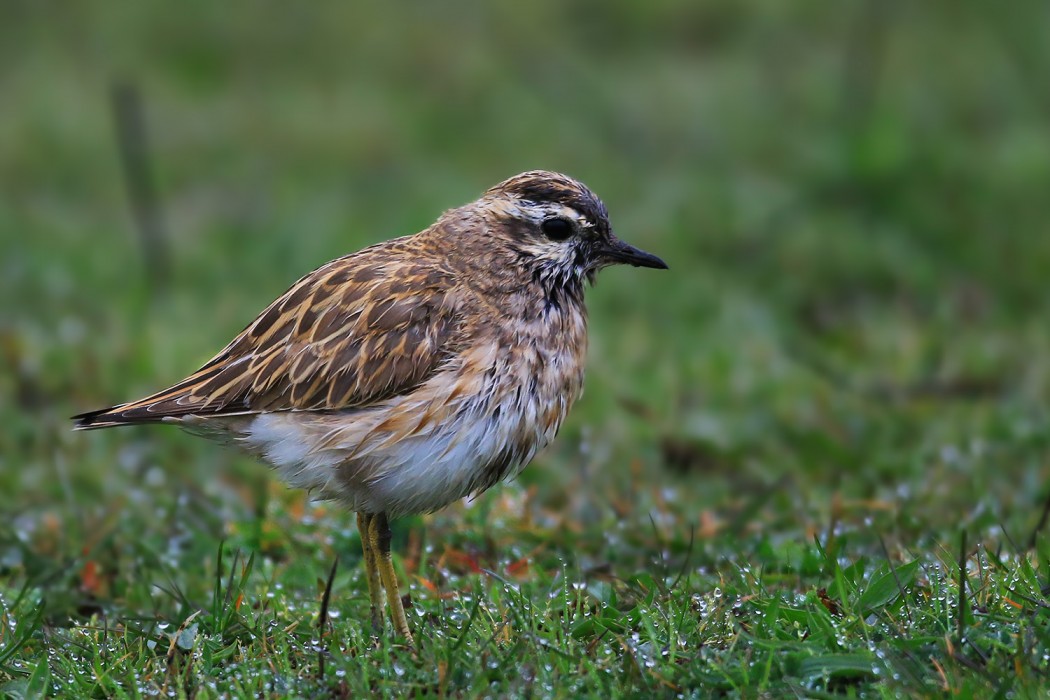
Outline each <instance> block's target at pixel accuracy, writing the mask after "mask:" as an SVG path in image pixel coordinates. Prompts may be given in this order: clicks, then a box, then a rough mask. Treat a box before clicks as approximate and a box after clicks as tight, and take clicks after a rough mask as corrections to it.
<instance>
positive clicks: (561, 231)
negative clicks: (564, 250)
mask: <svg viewBox="0 0 1050 700" xmlns="http://www.w3.org/2000/svg"><path fill="white" fill-rule="evenodd" d="M540 228H541V229H542V230H543V234H544V235H545V236H547V238H549V239H551V240H552V241H564V240H565V239H566V238H568V237H569V236H571V235H572V230H573V229H572V222H571V221H569V220H568V219H563V218H561V217H554V218H552V219H547V220H546V221H544V222H543V223H542V224H540Z"/></svg>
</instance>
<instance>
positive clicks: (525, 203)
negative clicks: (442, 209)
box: [476, 170, 667, 286]
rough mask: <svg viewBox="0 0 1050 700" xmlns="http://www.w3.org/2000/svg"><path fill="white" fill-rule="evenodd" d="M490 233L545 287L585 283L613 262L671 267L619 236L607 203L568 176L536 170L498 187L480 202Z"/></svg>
mask: <svg viewBox="0 0 1050 700" xmlns="http://www.w3.org/2000/svg"><path fill="white" fill-rule="evenodd" d="M476 204H477V205H480V207H481V208H482V209H483V210H484V211H485V213H486V219H487V220H488V222H489V226H488V231H489V235H490V236H494V237H497V238H499V239H500V241H499V243H500V244H501V245H503V246H505V247H506V248H507V249H508V250H510V251H512V252H513V254H514V255H515V257H516V262H517V263H518V264H520V265H523V266H525V267H527V268H529V269H530V270H531V271H532V274H533V277H535V278H536V279H537V280H539V281H540V282H542V283H544V285H545V286H547V285H550V286H582V283H583V281H584V280H587V281H591V282H593V281H594V276H595V274H596V273H597V272H598V270H600V269H602V268H603V267H608V266H609V265H616V264H626V265H633V266H635V267H652V268H658V269H666V268H667V265H666V263H664V261H663V260H661V259H660V258H658V257H656V256H655V255H652V254H650V253H646V252H645V251H642V250H639V249H638V248H635V247H634V246H631V245H628V244H627V243H624V242H623V241H621V240H620V239H619V238H617V237H616V236H614V235H613V232H612V227H611V226H610V225H609V215H608V212H607V211H606V210H605V205H604V204H602V201H601V200H600V199H598V197H597V196H596V195H595V194H594V193H593V192H591V190H590V189H588V188H587V186H586V185H584V184H583V183H582V182H579V181H578V180H574V179H573V178H571V177H568V176H567V175H562V174H560V173H555V172H549V171H546V170H532V171H529V172H526V173H522V174H520V175H515V176H514V177H512V178H510V179H508V180H504V181H503V182H501V183H499V184H498V185H496V186H495V187H492V188H491V189H489V190H488V191H487V192H485V194H484V195H482V197H481V199H480V200H478V202H477V203H476Z"/></svg>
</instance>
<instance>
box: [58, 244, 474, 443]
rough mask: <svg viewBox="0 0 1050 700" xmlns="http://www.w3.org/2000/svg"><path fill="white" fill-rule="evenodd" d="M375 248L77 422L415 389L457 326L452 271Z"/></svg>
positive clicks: (316, 402)
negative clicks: (186, 366) (171, 375)
mask: <svg viewBox="0 0 1050 700" xmlns="http://www.w3.org/2000/svg"><path fill="white" fill-rule="evenodd" d="M386 252H387V251H386V250H384V249H383V248H372V249H367V250H365V251H362V252H361V253H357V254H354V255H350V256H347V257H344V258H339V259H338V260H334V261H332V262H330V263H328V264H327V265H324V266H322V267H321V268H318V269H317V270H315V271H314V272H312V273H310V274H309V275H307V276H306V277H304V278H302V279H301V280H299V281H298V282H296V283H295V284H294V285H293V286H292V287H291V288H290V289H289V290H288V291H287V292H285V293H284V294H283V295H282V296H281V297H279V298H278V299H277V300H276V301H274V302H273V303H272V304H271V305H270V306H269V307H267V308H266V309H265V310H264V311H263V312H262V313H261V314H259V316H258V317H257V318H256V319H255V321H253V322H252V323H251V324H249V325H248V327H247V328H245V329H244V331H242V332H241V333H240V335H238V336H237V337H236V338H234V340H233V341H232V342H231V343H230V344H229V345H227V346H226V347H225V348H223V349H222V350H221V351H220V352H219V353H218V354H217V355H216V356H215V357H213V358H212V359H211V360H209V361H208V362H207V363H206V364H205V365H204V366H203V367H201V369H199V370H198V371H197V372H195V373H194V374H192V375H190V376H189V377H187V378H186V379H184V380H182V381H181V382H178V383H177V384H175V385H174V386H172V387H170V388H168V389H165V390H164V391H160V392H157V393H156V394H153V395H151V396H148V397H146V398H144V399H140V400H138V401H133V402H130V403H126V404H121V405H118V406H114V407H112V408H108V409H103V410H101V411H94V412H91V413H85V414H82V415H79V416H75V417H74V418H75V419H76V420H77V425H76V427H78V428H101V427H107V426H111V425H121V424H129V423H144V422H146V423H148V422H156V421H160V420H163V419H165V418H179V417H185V416H222V415H234V414H250V413H258V412H261V411H291V410H339V409H347V408H355V407H360V406H366V405H369V404H372V403H375V402H379V401H383V400H385V399H388V398H391V397H393V396H397V395H399V394H402V393H404V392H407V391H410V390H411V389H413V388H414V387H416V386H418V385H419V384H421V383H422V382H424V381H425V380H426V379H427V378H429V377H430V376H431V375H432V374H433V373H434V372H436V371H438V370H439V369H440V366H441V364H442V362H443V361H444V360H445V359H446V358H447V357H448V356H449V353H450V347H449V346H450V344H451V343H452V342H453V338H454V336H455V331H456V322H455V316H454V314H453V305H452V303H451V299H450V297H451V294H450V291H451V289H452V276H451V274H450V273H449V272H447V271H445V270H442V269H440V268H438V267H437V266H435V265H432V264H427V263H426V262H425V261H420V262H415V263H406V262H403V258H401V259H398V257H396V256H395V255H387V254H384V253H386Z"/></svg>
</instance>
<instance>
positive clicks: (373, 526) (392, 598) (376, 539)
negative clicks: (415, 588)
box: [368, 513, 412, 646]
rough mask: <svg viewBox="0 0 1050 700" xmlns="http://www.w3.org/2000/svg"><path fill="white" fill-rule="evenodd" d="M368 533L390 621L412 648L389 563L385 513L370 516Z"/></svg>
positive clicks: (392, 567) (388, 527) (392, 570)
mask: <svg viewBox="0 0 1050 700" xmlns="http://www.w3.org/2000/svg"><path fill="white" fill-rule="evenodd" d="M368 533H369V539H370V540H371V542H370V544H371V546H372V551H373V552H374V553H375V562H376V568H377V569H379V576H380V577H381V578H382V579H383V588H385V589H386V602H387V605H389V606H390V620H391V622H393V623H394V630H395V631H396V632H397V633H398V634H400V635H401V636H402V637H404V638H405V641H407V642H408V645H409V646H412V631H411V630H410V629H408V618H406V617H405V606H404V605H402V604H401V594H400V593H399V592H398V590H397V574H395V573H394V565H393V563H392V562H391V561H390V523H388V522H387V519H386V514H385V513H379V514H378V515H374V516H372V519H371V522H370V523H369V529H368Z"/></svg>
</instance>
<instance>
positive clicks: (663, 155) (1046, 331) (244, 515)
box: [0, 0, 1050, 605]
mask: <svg viewBox="0 0 1050 700" xmlns="http://www.w3.org/2000/svg"><path fill="white" fill-rule="evenodd" d="M3 14H4V20H3V21H2V22H0V66H2V67H0V95H2V102H3V106H2V107H0V192H2V194H0V363H2V364H0V368H2V369H0V421H2V424H3V426H4V427H3V429H2V430H0V512H2V513H3V516H4V517H3V519H4V520H5V521H6V522H7V525H4V526H2V527H0V530H2V531H3V535H2V537H0V572H2V573H0V575H4V574H6V575H9V576H12V577H14V578H12V580H15V579H20V578H23V577H26V576H29V577H32V576H33V575H34V572H36V573H39V572H40V571H43V570H47V567H48V566H49V562H55V561H65V560H68V559H69V558H75V557H77V556H79V554H80V552H81V551H82V550H83V549H84V548H85V547H89V546H92V542H93V540H91V538H90V536H89V534H90V533H92V532H100V531H105V532H108V531H107V530H106V528H107V527H109V528H116V529H117V530H120V529H121V528H127V532H138V533H145V534H144V535H142V536H143V537H145V538H147V539H148V538H150V537H155V538H157V541H158V542H164V541H166V540H165V538H166V537H167V536H168V535H169V534H170V529H171V528H177V527H183V526H184V523H183V525H179V526H176V525H173V524H172V523H173V522H175V521H178V520H179V519H180V518H181V519H183V520H185V518H187V517H189V516H187V515H186V514H185V513H186V510H185V509H184V510H180V509H182V508H183V505H178V506H175V505H174V504H175V503H176V502H178V503H180V504H182V503H183V502H182V501H177V499H178V498H182V497H183V496H184V495H185V494H187V493H190V494H196V493H203V494H204V496H202V498H204V499H205V500H206V501H208V502H211V503H218V504H220V505H219V506H216V507H217V508H218V510H217V511H216V512H219V513H220V514H221V517H217V518H216V520H215V521H214V522H213V521H210V520H207V521H202V522H204V524H202V525H200V531H202V532H212V533H214V537H215V541H218V539H220V538H221V536H222V531H223V527H224V526H223V525H222V524H221V523H222V522H223V521H224V520H228V519H233V520H234V521H237V520H238V519H240V520H242V521H243V520H245V519H250V518H251V517H252V516H251V513H252V511H253V508H256V507H257V505H256V504H257V497H256V496H253V495H252V494H253V493H255V491H252V489H255V490H256V491H258V490H260V489H263V490H266V489H271V492H273V493H276V491H273V487H267V486H265V484H266V483H267V482H266V474H265V470H264V469H263V468H262V467H259V466H257V465H254V464H253V463H252V462H251V461H250V460H247V459H245V458H242V457H238V456H237V455H235V454H234V453H232V452H229V451H224V450H220V449H218V448H215V447H214V446H212V445H209V444H206V443H203V442H201V441H197V440H194V439H192V438H189V437H186V436H184V435H181V434H179V433H178V432H177V431H175V430H168V429H166V428H158V429H153V430H149V429H145V430H140V429H133V430H128V431H114V432H106V433H94V434H83V433H80V434H73V433H72V432H71V431H70V429H69V428H70V424H69V421H68V420H67V417H68V416H69V415H72V414H73V413H76V412H80V411H84V410H89V409H93V408H97V407H100V406H103V405H108V404H111V403H114V402H117V401H120V400H125V399H130V398H134V397H137V396H139V395H143V394H145V393H147V392H150V391H152V390H155V389H158V388H160V387H162V386H164V385H167V384H169V383H171V382H172V381H174V380H176V379H179V378H181V377H182V376H184V375H185V374H186V373H188V372H189V371H191V370H193V369H195V368H196V367H197V366H199V365H200V364H201V363H202V362H204V361H205V360H206V359H207V358H209V357H210V356H211V355H212V354H213V353H214V352H215V351H216V350H217V349H218V348H220V347H221V346H222V345H223V344H225V342H226V341H227V340H228V339H229V338H230V337H232V335H233V334H234V333H236V332H237V331H239V330H240V329H241V328H242V327H243V326H244V325H245V324H246V323H247V322H248V321H250V320H251V319H252V318H253V316H254V315H255V313H257V312H258V311H260V310H261V309H262V308H263V306H264V305H265V304H266V303H268V302H269V301H270V300H271V299H272V298H274V297H275V296H276V295H278V294H279V293H280V292H282V291H283V290H284V289H285V288H287V286H288V285H289V284H291V282H293V281H294V280H295V279H297V278H298V277H299V276H301V275H302V274H304V273H305V272H307V271H309V270H311V269H313V268H314V267H316V266H318V265H320V264H321V263H323V262H325V261H327V260H329V259H331V258H333V257H336V256H338V255H341V254H344V253H346V252H349V251H352V250H356V249H358V248H360V247H363V246H365V245H367V244H371V243H374V242H376V241H379V240H383V239H386V238H391V237H394V236H398V235H403V234H406V233H411V232H414V231H417V230H419V229H421V228H423V227H425V226H426V225H428V224H429V223H430V222H431V221H432V220H433V219H434V218H435V217H436V216H437V215H438V214H439V213H440V212H441V211H442V210H444V209H446V208H449V207H452V206H457V205H459V204H463V203H465V202H468V201H470V200H472V199H474V198H475V197H476V196H477V195H478V194H479V193H480V192H481V191H482V190H484V189H485V188H487V187H489V186H490V185H492V184H494V183H496V182H498V181H499V180H502V179H503V178H506V177H508V176H510V175H513V174H515V173H517V172H520V171H523V170H528V169H533V168H545V169H553V170H561V171H564V172H567V173H569V174H571V175H573V176H575V177H577V178H579V179H581V180H583V181H584V182H586V183H587V184H588V185H590V186H591V188H592V189H594V190H595V191H596V192H597V193H598V194H599V195H600V196H601V197H602V198H603V199H604V200H605V202H606V204H607V206H608V208H609V211H610V213H611V217H612V221H613V225H614V227H615V229H616V231H617V233H618V234H619V235H620V236H621V237H622V238H624V239H626V240H628V241H630V242H632V243H634V244H636V245H638V246H640V247H642V248H644V249H646V250H650V251H652V252H654V253H656V254H658V255H660V256H661V257H663V258H664V259H665V260H667V261H668V263H669V264H670V267H671V269H670V271H668V272H665V273H655V272H652V271H645V270H632V269H614V270H609V271H606V272H604V273H603V274H602V275H601V277H600V279H599V281H598V284H597V286H596V288H595V289H593V290H590V292H589V294H588V305H589V308H590V311H591V328H592V333H591V339H592V342H591V352H590V364H589V373H588V380H587V391H586V394H585V396H584V398H583V399H582V400H581V402H580V403H579V404H578V405H577V407H576V409H575V410H574V412H573V413H572V414H571V416H570V420H569V422H568V424H567V425H566V427H565V429H564V430H563V432H562V435H561V437H560V438H559V440H558V442H557V444H556V445H555V446H554V447H553V448H551V449H550V450H548V451H547V452H546V453H545V454H544V455H542V456H541V457H540V458H539V459H537V461H536V464H534V465H533V466H532V467H531V468H530V469H529V470H527V471H526V473H525V474H524V475H523V476H522V478H521V480H520V481H519V482H517V484H516V485H511V486H508V487H504V488H507V489H510V491H508V493H517V492H519V491H520V490H524V489H530V488H531V489H534V491H535V493H536V496H535V497H536V498H537V499H538V502H539V503H541V504H543V506H544V507H545V508H547V509H549V510H550V511H551V512H561V513H564V514H567V515H566V517H572V518H575V519H578V520H579V521H580V522H582V523H585V524H586V523H587V522H604V521H607V520H608V519H610V518H612V519H617V518H621V517H622V518H627V519H628V520H630V519H631V518H634V519H635V520H632V522H647V520H646V518H647V517H648V516H647V515H646V513H647V512H648V510H647V508H643V509H642V511H641V514H635V515H632V516H629V517H628V516H624V515H623V512H622V509H628V510H629V509H630V506H629V504H630V503H632V502H635V501H637V500H638V499H639V498H643V496H639V494H640V493H641V494H647V495H646V496H644V498H652V499H654V502H655V503H657V504H659V505H660V509H661V512H664V513H665V514H666V515H667V520H666V521H661V522H663V523H664V524H665V526H666V527H667V528H669V529H670V531H672V532H674V533H677V534H676V535H675V536H676V537H678V538H679V539H680V540H684V539H688V532H689V530H690V529H691V528H696V527H700V528H701V529H703V528H706V529H704V532H706V533H707V537H706V538H705V543H704V544H703V545H702V546H704V547H708V548H713V549H712V550H711V551H717V550H718V549H719V546H720V545H719V539H720V538H722V537H743V536H745V535H746V534H747V533H754V532H756V531H758V532H764V533H771V532H772V533H780V534H781V535H783V536H784V537H787V538H795V537H797V538H799V539H800V540H801V541H808V540H810V539H811V533H813V532H816V531H819V530H821V529H824V528H828V527H831V525H829V523H831V524H842V526H843V527H847V528H849V527H854V528H856V529H857V530H858V531H862V530H865V529H866V528H868V527H870V526H871V525H872V523H873V522H874V523H876V525H877V529H878V530H879V533H880V534H881V535H882V536H883V537H885V538H886V539H887V540H888V541H890V542H892V543H893V544H894V545H895V546H900V547H904V548H918V549H928V550H930V551H934V550H938V548H940V547H941V546H942V545H943V542H945V541H946V540H947V541H950V542H954V541H955V540H954V538H955V535H956V533H957V532H958V528H959V527H960V526H962V527H964V528H969V529H970V530H971V532H974V533H977V535H978V536H988V537H992V538H993V539H994V538H997V537H999V535H998V534H989V533H999V532H1000V527H1001V528H1002V529H1005V530H1006V531H1007V532H1010V533H1014V535H1015V537H1016V538H1017V539H1019V540H1023V539H1025V538H1027V537H1028V534H1029V532H1030V531H1032V529H1033V528H1034V527H1035V525H1036V523H1037V521H1038V518H1039V514H1040V509H1041V507H1042V502H1043V500H1044V499H1045V497H1046V493H1047V486H1046V484H1047V481H1048V477H1050V460H1048V457H1050V430H1048V428H1050V415H1048V412H1047V407H1046V399H1047V396H1048V391H1050V323H1048V319H1050V294H1048V293H1047V274H1048V270H1050V128H1048V124H1050V91H1048V90H1047V86H1048V85H1050V42H1047V41H1046V40H1045V35H1046V29H1047V27H1048V26H1050V6H1048V5H1047V4H1046V3H1045V2H1036V1H1034V0H1032V1H1025V0H1020V1H1018V2H1012V3H1010V4H1009V6H1008V8H1007V7H1004V6H1002V5H995V4H992V3H984V2H977V1H976V0H972V1H966V0H959V1H956V2H946V1H945V2H926V3H911V2H890V1H884V0H870V1H867V0H848V1H843V2H835V3H827V2H791V3H788V2H779V1H773V0H765V1H762V0H755V1H752V2H741V1H739V0H714V1H711V2H703V3H684V2H672V1H670V0H659V1H657V2H650V3H644V4H643V3H634V2H630V1H628V0H621V1H608V0H607V1H605V2H593V1H590V2H578V3H562V2H555V1H548V0H539V1H536V2H531V3H506V4H501V5H496V4H482V3H478V4H475V3H463V2H451V3H442V4H440V5H438V4H423V3H420V4H417V5H408V4H404V5H401V4H393V3H391V4H384V5H378V4H377V5H374V6H365V5H362V4H357V3H336V2H330V3H295V4H289V3H267V4H261V5H256V6H254V8H253V10H252V11H250V12H249V11H248V10H247V8H246V7H244V6H240V5H238V6H234V5H232V4H229V3H210V2H182V3H159V2H141V3H126V4H120V5H117V4H109V5H87V4H60V3H53V2H34V3H28V2H26V3H6V4H5V6H4V9H3ZM116 86H132V88H133V89H134V90H136V91H137V94H138V95H139V96H140V97H141V104H142V110H143V116H144V120H145V126H146V132H147V137H148V138H147V144H148V148H147V153H148V159H149V167H150V169H151V171H152V174H153V176H155V183H156V190H157V193H158V201H159V215H160V219H161V221H162V224H163V231H164V237H165V246H166V251H165V252H162V255H161V258H162V263H161V264H162V266H164V267H166V269H167V270H168V272H169V274H168V278H167V280H166V283H165V281H164V280H161V279H159V278H158V277H157V275H155V274H150V272H149V270H148V268H147V266H146V264H145V262H144V255H143V248H142V245H141V236H140V233H139V230H138V228H137V226H136V224H135V220H134V218H133V216H132V213H131V208H130V205H129V198H128V194H127V188H126V187H125V185H124V173H123V172H122V166H121V159H120V152H119V149H118V146H117V127H116V125H115V122H114V112H113V107H112V105H113V102H112V96H113V92H114V89H115V87H116ZM259 484H263V486H260V485H259ZM276 488H277V489H279V488H280V487H276ZM180 494H181V495H180ZM278 498H283V496H278ZM491 503H492V504H494V507H498V506H499V504H500V503H501V502H500V501H498V500H496V501H492V502H491ZM624 503H626V504H628V505H617V504H624ZM646 503H648V501H646ZM158 504H161V505H158ZM163 504H171V505H172V506H173V508H172V509H171V510H165V507H164V505H163ZM616 508H621V510H620V511H618V510H616ZM155 509H158V510H156V511H155ZM189 510H191V511H192V508H189ZM451 512H452V513H453V515H448V514H446V515H438V516H436V517H435V520H436V521H437V522H438V523H439V524H440V523H441V522H448V523H454V522H455V519H454V513H455V512H456V509H455V508H454V509H453V510H452V511H451ZM156 513H159V515H156ZM179 513H181V514H179ZM442 518H446V519H448V518H452V519H451V520H445V521H443V520H442ZM121 520H124V521H126V522H127V523H130V525H127V524H125V525H113V523H114V522H117V521H121ZM107 523H108V524H107ZM449 527H450V528H453V529H454V526H453V525H451V524H450V525H449ZM49 532H50V533H51V534H48V533H49ZM55 533H60V534H57V535H56V534H55ZM581 537H582V538H583V539H584V541H586V530H584V534H583V535H581ZM736 541H737V540H734V542H736ZM994 544H995V543H994V542H992V543H991V545H990V546H993V545H994ZM584 546H585V545H584ZM859 546H860V548H861V549H860V551H876V547H877V545H876V544H875V543H874V541H867V542H862V543H861V544H860V545H859ZM952 546H954V545H952ZM209 547H211V548H212V550H213V549H214V542H212V544H210V545H207V546H202V547H201V550H202V551H212V550H209ZM865 548H869V549H865ZM711 556H712V557H714V554H712V555H711ZM740 556H741V557H742V558H745V559H746V558H747V557H748V554H747V552H746V551H745V552H743V553H741V555H740ZM320 566H321V570H322V571H323V570H324V569H323V565H320ZM70 605H72V603H70Z"/></svg>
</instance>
